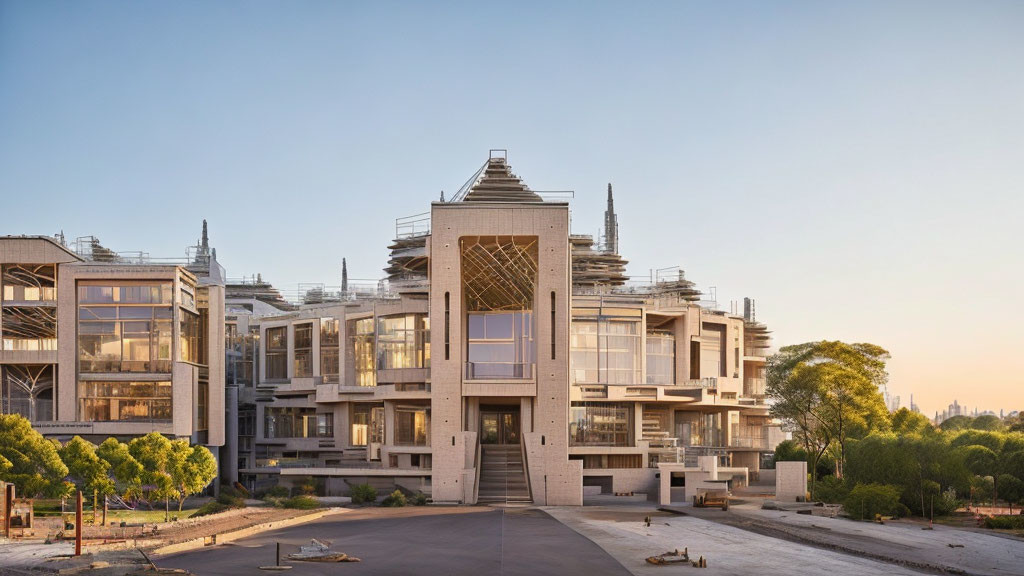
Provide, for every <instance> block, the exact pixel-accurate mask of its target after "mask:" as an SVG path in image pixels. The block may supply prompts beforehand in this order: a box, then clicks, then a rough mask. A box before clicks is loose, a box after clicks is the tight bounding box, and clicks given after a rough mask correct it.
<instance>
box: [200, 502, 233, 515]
mask: <svg viewBox="0 0 1024 576" xmlns="http://www.w3.org/2000/svg"><path fill="white" fill-rule="evenodd" d="M230 509H231V506H228V505H227V504H221V503H220V502H217V501H216V500H214V501H212V502H207V503H206V504H203V505H202V506H200V507H199V508H198V509H197V510H196V511H195V513H194V514H192V518H198V517H200V516H209V515H211V514H219V513H221V512H223V511H225V510H230Z"/></svg>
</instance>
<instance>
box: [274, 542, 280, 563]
mask: <svg viewBox="0 0 1024 576" xmlns="http://www.w3.org/2000/svg"><path fill="white" fill-rule="evenodd" d="M280 565H281V543H280V542H278V543H277V559H276V560H274V566H280Z"/></svg>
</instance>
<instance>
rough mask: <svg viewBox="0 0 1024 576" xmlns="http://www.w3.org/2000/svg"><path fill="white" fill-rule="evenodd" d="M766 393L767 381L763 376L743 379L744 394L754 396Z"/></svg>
mask: <svg viewBox="0 0 1024 576" xmlns="http://www.w3.org/2000/svg"><path fill="white" fill-rule="evenodd" d="M767 393H768V392H767V382H766V380H765V379H764V378H747V379H745V380H744V381H743V395H744V396H747V397H751V398H756V397H759V396H764V395H765V394H767Z"/></svg>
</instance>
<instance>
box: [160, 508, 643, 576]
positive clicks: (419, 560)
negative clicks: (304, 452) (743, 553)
mask: <svg viewBox="0 0 1024 576" xmlns="http://www.w3.org/2000/svg"><path fill="white" fill-rule="evenodd" d="M405 510H408V511H409V513H410V514H413V515H411V516H410V515H394V514H393V513H392V514H386V513H385V514H375V513H374V512H376V510H375V511H372V512H371V511H367V512H363V513H360V512H355V513H352V514H345V515H340V516H329V517H327V518H324V519H322V520H318V521H315V522H311V523H309V524H303V525H301V526H294V527H291V528H284V529H282V530H277V531H274V532H266V533H264V534H261V535H259V536H253V537H252V538H247V539H244V540H240V541H238V542H237V543H236V544H232V545H224V546H218V547H214V548H207V549H203V550H196V551H193V552H186V553H182V554H176V555H173V556H165V557H162V558H159V559H157V565H159V566H160V567H161V568H187V569H189V570H191V571H192V572H194V573H195V574H197V575H198V576H214V575H218V574H231V575H234V574H255V573H259V572H258V570H257V568H258V567H259V566H265V565H268V564H273V563H274V554H275V551H274V543H275V542H281V543H282V546H281V549H282V552H281V555H282V557H283V556H285V555H286V554H287V553H289V552H294V551H297V547H298V545H300V544H308V543H309V541H310V539H312V538H318V539H326V540H330V541H331V543H332V549H335V550H339V551H341V552H345V553H347V554H349V555H350V556H355V557H358V558H360V559H361V560H362V562H361V563H345V564H333V563H331V564H322V563H309V562H289V564H291V565H292V566H293V568H292V569H291V570H290V571H288V573H289V574H293V575H303V574H334V575H336V574H417V575H419V574H422V575H427V574H430V575H433V574H444V575H462V574H465V575H466V576H483V575H492V574H493V575H499V574H501V575H520V574H521V575H524V576H526V575H529V576H538V575H544V574H551V575H558V576H568V575H574V574H584V575H586V576H603V575H605V574H607V575H614V576H628V575H629V572H628V571H627V570H626V569H625V568H623V567H622V566H621V565H620V564H619V563H618V562H617V561H616V560H615V559H614V558H612V557H611V556H609V555H608V554H607V553H606V552H605V551H604V550H602V549H601V548H599V547H598V546H597V545H595V544H594V543H593V542H591V541H590V540H587V539H586V538H584V537H583V536H580V535H579V534H577V533H576V532H575V531H573V530H571V529H570V528H567V527H566V526H565V525H563V524H562V523H560V522H558V521H557V520H555V519H553V518H551V517H550V516H548V515H547V514H545V513H544V512H542V511H540V510H531V509H507V510H501V509H478V510H475V511H472V512H467V511H466V509H464V508H463V509H459V508H454V509H448V511H446V510H445V509H444V508H433V507H428V508H426V509H423V508H420V509H415V508H413V509H405ZM381 512H385V511H381Z"/></svg>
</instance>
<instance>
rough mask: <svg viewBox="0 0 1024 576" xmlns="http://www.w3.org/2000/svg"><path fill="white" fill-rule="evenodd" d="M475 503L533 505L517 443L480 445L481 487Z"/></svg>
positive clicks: (521, 455)
mask: <svg viewBox="0 0 1024 576" xmlns="http://www.w3.org/2000/svg"><path fill="white" fill-rule="evenodd" d="M477 502H479V503H481V504H485V503H494V502H522V503H526V502H532V499H531V498H530V487H529V485H528V484H527V480H526V469H525V467H524V466H523V454H522V452H521V448H520V446H519V444H482V445H481V446H480V486H479V489H478V491H477Z"/></svg>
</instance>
